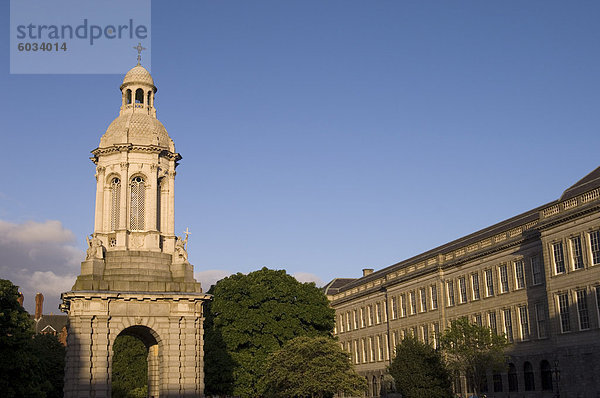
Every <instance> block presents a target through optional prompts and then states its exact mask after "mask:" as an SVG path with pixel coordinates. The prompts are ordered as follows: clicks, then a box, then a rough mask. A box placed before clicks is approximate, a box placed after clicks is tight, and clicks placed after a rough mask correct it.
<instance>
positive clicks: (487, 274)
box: [446, 256, 543, 307]
mask: <svg viewBox="0 0 600 398" xmlns="http://www.w3.org/2000/svg"><path fill="white" fill-rule="evenodd" d="M528 273H529V274H530V276H531V277H530V278H529V280H530V281H531V282H530V283H531V285H539V284H541V283H542V282H543V271H542V264H541V261H540V257H539V256H535V257H532V258H529V259H528V260H525V259H519V260H516V261H512V262H511V263H510V264H508V263H502V264H500V265H498V266H497V267H495V268H487V269H484V270H483V281H481V274H480V273H479V272H474V273H472V274H470V275H468V276H467V275H463V276H460V277H458V278H457V279H456V280H447V281H446V305H447V306H448V307H451V306H454V305H455V304H456V299H457V298H458V303H459V304H464V303H467V302H469V301H476V300H479V299H481V297H482V296H483V297H493V296H495V295H497V294H503V293H508V292H509V291H511V287H510V285H511V283H510V280H511V279H512V281H513V287H512V290H521V289H524V288H526V287H527V277H526V276H527V274H528ZM494 274H496V275H494ZM509 277H510V279H509ZM496 281H497V283H496ZM455 283H456V285H457V286H458V297H456V292H455V289H454V287H455ZM496 286H498V292H497V291H496Z"/></svg>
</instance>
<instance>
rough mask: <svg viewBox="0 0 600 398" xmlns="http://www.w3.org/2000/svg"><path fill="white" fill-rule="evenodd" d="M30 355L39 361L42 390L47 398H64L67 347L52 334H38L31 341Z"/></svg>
mask: <svg viewBox="0 0 600 398" xmlns="http://www.w3.org/2000/svg"><path fill="white" fill-rule="evenodd" d="M29 344H30V347H31V351H30V353H31V354H32V355H33V356H34V357H35V358H36V359H37V362H38V372H39V376H40V378H41V383H42V384H41V389H42V391H44V392H45V394H46V395H45V396H46V398H62V396H63V384H64V381H63V380H64V376H65V347H64V346H63V345H62V344H61V343H60V341H58V338H57V337H56V336H54V335H52V334H38V335H35V336H34V337H33V339H32V340H30V343H29Z"/></svg>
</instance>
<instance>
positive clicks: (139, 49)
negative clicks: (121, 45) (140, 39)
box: [133, 43, 146, 65]
mask: <svg viewBox="0 0 600 398" xmlns="http://www.w3.org/2000/svg"><path fill="white" fill-rule="evenodd" d="M133 48H134V50H137V52H138V56H137V61H138V63H137V64H138V65H139V64H140V62H141V60H142V51H144V50H145V49H146V47H142V43H138V45H137V46H135V47H133Z"/></svg>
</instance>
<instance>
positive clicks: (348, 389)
mask: <svg viewBox="0 0 600 398" xmlns="http://www.w3.org/2000/svg"><path fill="white" fill-rule="evenodd" d="M265 369H266V373H265V376H264V378H263V385H264V386H265V396H266V397H272V398H296V397H297V398H303V397H312V398H330V397H333V395H334V394H335V393H340V392H343V393H344V394H346V395H349V396H359V395H362V393H363V392H365V390H366V388H367V382H366V380H365V379H364V377H361V376H359V375H358V373H356V372H355V371H354V368H353V367H352V364H351V363H350V356H349V355H348V353H346V352H345V351H343V350H342V349H341V348H340V346H339V343H338V342H337V341H336V340H334V339H333V338H330V337H306V336H301V337H296V338H294V339H292V340H290V341H288V342H287V343H285V344H284V345H283V347H282V348H281V349H280V350H278V351H275V352H274V353H271V354H270V355H269V357H268V358H267V363H266V368H265Z"/></svg>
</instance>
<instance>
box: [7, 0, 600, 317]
mask: <svg viewBox="0 0 600 398" xmlns="http://www.w3.org/2000/svg"><path fill="white" fill-rule="evenodd" d="M8 11H9V7H8V2H3V3H2V5H1V6H0V18H1V19H0V22H1V23H2V25H3V26H8V23H9V13H8ZM598 20H600V3H598V2H595V1H578V2H569V3H566V2H558V1H527V2H522V1H502V2H500V1H497V2H481V1H453V2H445V1H377V2H369V1H307V0H303V1H286V2H281V1H262V0H256V1H252V2H248V1H218V2H217V1H211V2H207V1H178V2H177V3H176V5H175V4H174V3H173V2H167V1H159V0H154V1H153V2H152V26H151V29H152V63H151V71H152V75H153V77H154V80H155V83H156V85H157V87H158V93H157V96H156V107H157V109H158V118H159V119H160V120H161V121H162V122H163V124H164V125H165V127H166V128H167V130H168V131H169V134H170V135H171V137H172V138H173V140H174V141H175V146H176V148H177V150H178V152H180V153H181V155H182V156H183V160H182V161H181V164H180V166H179V168H178V170H177V171H178V174H177V180H176V191H175V195H176V230H177V231H178V232H179V233H181V232H182V231H183V230H185V228H186V227H189V228H190V230H191V231H192V235H191V237H190V245H189V258H190V261H191V262H192V263H193V264H194V267H195V271H196V272H198V273H202V272H204V273H205V275H209V274H211V273H212V275H220V274H225V273H227V272H229V273H230V272H249V271H252V270H256V269H259V268H261V267H262V266H267V267H270V268H284V269H286V270H287V271H288V272H289V273H290V274H294V273H296V274H297V273H307V274H312V275H313V276H311V275H305V277H306V278H311V277H312V278H315V277H316V278H318V279H320V280H321V281H323V282H327V281H329V280H331V279H332V278H334V277H355V276H359V275H360V273H361V268H364V267H372V268H375V269H378V268H382V267H385V266H387V265H390V264H393V263H395V262H398V261H401V260H403V259H406V258H408V257H411V256H413V255H416V254H418V253H420V252H422V251H425V250H428V249H431V248H434V247H436V246H438V245H441V244H443V243H446V242H448V241H451V240H453V239H456V238H459V237H461V236H463V235H465V234H468V233H471V232H474V231H476V230H478V229H481V228H484V227H486V226H489V225H491V224H493V223H496V222H499V221H502V220H504V219H506V218H509V217H511V216H513V215H516V214H518V213H521V212H524V211H527V210H529V209H531V208H534V207H537V206H539V205H542V204H544V203H547V202H549V201H552V200H554V199H557V198H558V197H559V196H560V194H561V193H562V191H563V190H564V189H565V188H567V187H568V186H569V185H571V184H573V183H574V182H575V181H577V180H578V179H579V178H581V177H583V176H584V175H585V174H587V173H588V172H590V171H592V170H593V169H594V168H596V167H597V166H598V165H599V163H600V162H599V158H598V147H599V144H600V138H599V134H598V127H599V125H600V123H599V122H600V112H599V108H600V79H599V72H600V55H599V47H598V43H599V42H600V24H598ZM8 36H9V32H8V29H3V30H2V31H0V87H1V88H2V95H0V109H2V112H1V114H2V124H3V127H2V133H1V137H2V147H3V148H4V150H3V151H2V156H1V157H0V167H1V168H2V170H3V171H4V173H3V175H4V178H2V184H1V185H0V246H2V245H4V247H5V248H6V247H8V245H10V247H12V248H13V250H12V251H11V254H10V255H8V254H6V253H7V251H6V250H4V253H5V255H2V254H0V262H1V263H0V277H1V278H9V279H13V280H16V281H17V282H18V283H20V284H21V285H24V286H23V287H24V288H26V289H25V290H27V289H29V290H30V291H32V293H31V294H33V293H35V292H34V291H33V290H34V289H36V290H43V289H47V293H46V296H47V297H46V300H47V302H48V303H51V304H49V305H50V307H46V309H47V311H46V312H49V311H55V302H58V299H57V297H55V298H52V297H48V296H49V295H50V296H52V295H53V294H54V293H52V292H55V291H58V290H57V289H59V288H60V287H62V286H64V285H65V284H67V285H69V284H70V283H71V281H70V279H69V278H72V275H74V274H77V273H78V268H77V267H78V265H77V264H78V262H79V261H81V258H80V257H78V256H83V249H84V247H85V235H86V234H89V233H91V232H92V228H93V208H94V189H95V179H94V166H93V164H92V163H91V162H90V161H89V159H88V157H89V156H90V154H89V151H90V150H92V149H94V148H96V147H97V146H98V143H99V139H100V136H101V135H102V134H103V133H104V131H105V130H106V127H107V126H108V125H109V124H110V122H111V121H112V120H113V119H114V118H115V117H116V116H117V115H118V110H119V106H120V93H119V91H118V88H119V85H120V84H121V81H122V77H123V76H122V75H85V74H84V75H11V74H9V45H10V43H9V37H8ZM135 44H137V43H132V45H135ZM135 56H136V53H135V51H134V50H133V49H132V53H131V66H132V67H133V66H134V65H135ZM142 63H143V61H142ZM125 72H127V71H126V70H123V75H124V74H125ZM27 228H29V229H27ZM23 230H26V231H29V232H27V233H26V234H25V235H23V236H29V238H24V239H25V240H26V242H23V241H19V242H20V243H19V244H15V243H14V239H13V238H10V236H21V235H19V233H20V232H19V231H21V232H22V231H23ZM39 230H42V231H46V232H47V234H48V239H46V240H44V239H43V236H44V235H43V234H42V235H40V237H39V239H38V240H36V239H32V238H31V236H34V235H35V234H36V233H38V232H39ZM10 231H12V232H10ZM36 231H37V232H36ZM9 234H10V236H9ZM2 235H4V237H3V236H2ZM35 236H37V235H35ZM9 238H10V239H9ZM11 239H13V240H11ZM3 242H4V243H3ZM7 242H8V243H7ZM10 242H12V243H10ZM19 245H23V246H22V247H21V246H19ZM40 245H41V246H43V247H45V249H44V251H42V253H49V255H50V254H51V255H52V256H53V257H52V256H51V257H52V261H50V260H48V259H47V258H45V256H44V255H43V254H38V256H37V257H36V256H35V255H32V254H31V251H32V250H34V249H35V250H38V251H39V249H40V247H41V246H40ZM44 245H46V246H44ZM15 247H18V248H20V249H19V250H16V249H15ZM57 247H58V249H57ZM35 250H34V251H35ZM0 252H2V250H1V249H0ZM20 256H21V257H20ZM61 256H63V257H64V261H63V260H62V258H63V257H61ZM208 271H210V272H208ZM35 272H37V274H35ZM29 274H31V275H34V274H35V276H36V278H34V279H36V281H37V282H36V283H35V284H34V283H33V282H31V281H27V280H26V279H24V278H25V276H26V275H29ZM205 287H206V288H208V286H205ZM53 289H54V290H53ZM59 290H60V289H59ZM28 293H29V292H28ZM31 294H29V295H28V297H31ZM32 302H33V301H32V297H31V298H30V301H29V303H32ZM29 305H31V304H29Z"/></svg>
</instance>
